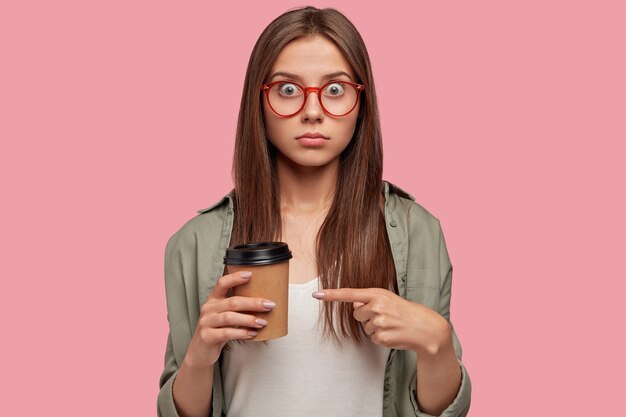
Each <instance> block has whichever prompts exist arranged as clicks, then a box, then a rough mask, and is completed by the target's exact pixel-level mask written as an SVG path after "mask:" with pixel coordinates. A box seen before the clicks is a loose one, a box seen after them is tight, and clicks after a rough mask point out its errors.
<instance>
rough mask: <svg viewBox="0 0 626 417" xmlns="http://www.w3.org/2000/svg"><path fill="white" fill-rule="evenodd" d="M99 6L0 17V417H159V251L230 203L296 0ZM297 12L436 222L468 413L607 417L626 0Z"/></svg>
mask: <svg viewBox="0 0 626 417" xmlns="http://www.w3.org/2000/svg"><path fill="white" fill-rule="evenodd" d="M97 3H98V4H96V2H86V1H54V2H45V1H40V2H26V1H21V2H18V1H13V2H3V3H2V5H1V6H0V60H1V62H2V63H1V64H0V72H1V73H2V76H1V77H0V139H1V148H0V149H1V151H0V170H1V172H0V181H1V182H2V187H1V193H2V200H3V201H4V203H3V204H2V208H1V210H2V216H0V222H1V224H0V226H1V228H0V230H1V231H2V248H1V249H2V263H3V265H4V268H5V269H4V271H5V272H4V273H3V280H2V281H3V284H2V291H0V293H1V295H0V297H1V302H0V309H1V310H0V313H1V314H0V317H2V319H1V320H2V331H3V337H2V340H3V343H2V348H1V349H2V357H3V362H4V363H3V365H2V369H3V371H4V372H3V375H2V378H1V380H2V382H1V384H2V390H1V392H2V394H3V395H2V397H3V398H4V400H3V406H2V410H3V411H2V414H3V415H43V414H46V415H47V414H55V415H56V414H59V413H60V414H59V415H61V414H62V415H65V416H83V415H89V416H92V417H98V416H111V415H137V416H148V415H155V409H156V395H157V392H158V377H159V375H160V372H161V367H162V360H163V353H164V347H165V338H166V336H167V320H166V308H165V294H164V285H163V251H164V247H165V243H166V241H167V239H168V237H169V236H170V235H171V234H173V233H174V232H175V231H176V230H177V229H178V228H179V227H180V226H182V224H183V223H184V222H185V221H187V220H188V219H189V218H191V217H192V216H194V215H195V210H196V209H198V208H202V207H206V206H208V205H210V204H212V203H213V202H214V201H215V200H216V199H217V198H219V197H220V196H221V195H223V194H224V193H225V192H227V191H228V190H229V189H230V187H231V181H230V160H231V156H232V148H233V139H234V131H235V124H236V117H237V111H238V105H239V100H240V94H241V89H242V83H243V77H244V73H245V67H246V64H247V60H248V56H249V53H250V51H251V50H252V47H253V44H254V42H255V40H256V38H257V36H258V35H259V34H260V32H261V30H262V29H263V28H264V27H265V26H266V25H267V24H268V23H269V22H270V21H271V20H272V19H273V18H274V17H276V16H277V15H279V14H280V13H282V12H283V11H285V10H287V9H288V8H290V7H294V6H298V5H300V4H301V3H294V2H287V1H274V2H271V3H269V2H249V4H245V5H244V4H241V2H234V1H233V2H224V3H223V4H221V5H219V6H214V5H213V3H211V2H205V1H203V2H198V1H196V2H155V1H108V2H97ZM310 3H311V4H314V5H317V6H329V5H330V6H334V7H336V8H338V9H339V10H341V11H343V12H344V13H345V14H346V15H347V16H348V17H349V18H350V19H352V21H353V22H354V23H355V25H356V26H357V27H358V28H359V29H360V31H361V33H362V35H363V37H364V39H365V42H366V44H367V45H368V48H369V53H370V56H371V59H372V62H373V67H374V75H375V78H376V81H377V89H378V94H379V101H380V110H381V114H382V123H383V133H384V140H385V162H386V168H385V178H386V179H388V180H390V181H392V182H395V183H397V184H398V185H400V186H402V187H403V188H405V189H407V190H408V191H409V192H411V193H412V194H413V195H415V196H416V197H417V199H418V201H419V202H420V203H421V204H422V205H424V206H425V207H426V208H427V209H428V210H430V211H431V212H432V213H434V214H435V215H436V216H437V217H439V218H440V220H441V222H442V224H443V227H444V232H445V234H446V238H447V242H448V248H449V251H450V255H451V258H452V262H453V265H454V267H455V280H454V287H453V298H452V301H453V303H452V320H453V322H454V324H455V328H456V330H457V332H458V335H459V337H460V338H461V342H462V344H463V347H464V362H465V364H466V365H467V368H468V370H469V372H470V375H471V377H472V381H473V385H474V392H473V394H474V395H473V402H472V403H473V404H472V411H471V413H470V415H471V416H479V417H483V416H488V417H489V416H508V417H512V416H523V415H528V414H529V413H531V414H534V415H585V414H589V413H593V414H594V415H600V414H603V413H604V414H608V415H617V414H619V413H620V411H619V410H620V409H621V407H620V408H618V403H619V401H620V399H621V394H622V392H621V389H619V386H620V385H622V384H623V382H622V379H623V378H622V377H623V375H624V374H625V371H626V369H625V366H624V361H623V352H624V350H625V348H626V346H625V344H624V342H623V340H622V337H621V333H622V331H620V330H619V328H621V323H620V322H619V320H620V319H623V317H624V316H625V314H624V313H625V311H624V302H623V295H624V284H623V279H624V278H626V277H625V274H624V271H623V270H622V266H623V265H622V264H621V262H620V261H619V259H623V258H622V256H623V255H624V252H625V250H624V249H625V245H624V236H625V233H626V227H625V226H626V223H625V221H624V218H623V214H624V212H625V211H626V204H625V203H624V179H625V178H626V175H625V174H626V172H625V169H624V157H625V155H626V153H625V152H624V151H625V149H624V141H625V140H626V123H625V122H626V120H625V117H624V115H625V110H626V104H625V97H626V82H625V77H624V74H626V63H625V53H624V51H625V50H626V46H625V43H624V39H626V30H625V27H626V25H624V16H625V15H626V14H625V12H626V10H625V8H624V6H623V5H624V3H623V2H619V1H613V2H609V1H595V2H591V1H589V2H580V1H526V2H516V4H515V5H513V4H512V3H513V2H502V1H473V2H408V1H407V2H398V1H385V2H382V3H380V2H370V3H367V2H362V1H345V2H332V3H329V2H317V1H311V2H310ZM584 3H586V4H584ZM383 4H384V5H385V6H383ZM620 190H621V191H620Z"/></svg>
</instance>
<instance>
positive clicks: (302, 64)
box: [263, 36, 360, 167]
mask: <svg viewBox="0 0 626 417" xmlns="http://www.w3.org/2000/svg"><path fill="white" fill-rule="evenodd" d="M279 72H286V73H289V74H292V75H291V76H288V75H284V74H276V73H279ZM338 72H344V73H345V74H341V75H334V76H332V77H330V78H329V77H327V76H328V75H329V74H336V73H338ZM275 74H276V75H275ZM274 81H291V82H296V83H298V84H300V85H301V86H303V87H321V86H322V85H324V84H325V83H327V82H328V81H350V82H354V83H357V80H356V78H355V75H354V72H353V71H352V69H351V67H350V64H349V63H348V61H347V60H346V58H345V57H344V56H343V54H342V53H341V51H340V50H339V49H338V48H337V46H335V44H334V43H333V42H332V41H330V40H328V39H327V38H325V37H323V36H314V37H305V38H300V39H296V40H294V41H292V42H290V43H288V44H287V45H286V46H285V47H284V48H283V50H282V51H281V52H280V54H279V55H278V57H277V58H276V61H275V62H274V65H273V66H272V68H271V70H270V73H269V75H268V77H267V78H266V80H265V82H266V84H268V83H270V82H274ZM306 94H307V100H306V104H305V106H304V108H303V109H302V111H301V112H300V113H297V114H296V115H294V116H291V117H281V116H279V115H277V114H276V113H274V112H273V111H272V109H271V108H270V107H269V104H268V102H267V99H266V97H265V96H264V97H263V113H264V119H265V126H266V129H267V134H268V136H269V140H270V142H271V143H272V144H273V145H274V146H275V147H276V149H277V150H278V152H279V154H278V158H282V159H284V160H285V161H287V162H291V163H293V164H297V165H300V166H306V167H321V166H325V165H328V164H330V163H337V162H338V161H339V155H340V154H341V152H342V151H343V150H344V149H345V148H346V146H348V143H350V139H351V138H352V135H353V133H354V129H355V127H356V122H357V117H358V114H359V105H360V104H357V105H356V107H355V108H354V109H353V110H352V111H351V112H350V113H349V114H347V115H346V116H342V117H334V116H329V115H327V114H325V113H324V110H323V109H322V106H321V104H320V102H319V99H318V96H317V94H316V93H315V92H312V91H309V92H307V93H306ZM306 133H314V134H320V135H322V136H323V138H321V139H320V138H318V139H308V138H300V136H302V135H303V134H306Z"/></svg>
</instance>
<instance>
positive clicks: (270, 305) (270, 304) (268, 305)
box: [255, 281, 276, 308]
mask: <svg viewBox="0 0 626 417" xmlns="http://www.w3.org/2000/svg"><path fill="white" fill-rule="evenodd" d="M255 282H256V281H255ZM263 307H265V308H274V307H276V303H275V302H273V301H263Z"/></svg>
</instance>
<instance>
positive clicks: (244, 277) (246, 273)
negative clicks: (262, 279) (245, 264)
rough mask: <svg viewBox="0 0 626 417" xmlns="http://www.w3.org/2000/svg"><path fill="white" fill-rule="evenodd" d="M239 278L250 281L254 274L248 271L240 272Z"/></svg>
mask: <svg viewBox="0 0 626 417" xmlns="http://www.w3.org/2000/svg"><path fill="white" fill-rule="evenodd" d="M239 276H240V277H241V278H242V279H249V278H250V277H251V276H252V272H248V271H245V272H240V273H239Z"/></svg>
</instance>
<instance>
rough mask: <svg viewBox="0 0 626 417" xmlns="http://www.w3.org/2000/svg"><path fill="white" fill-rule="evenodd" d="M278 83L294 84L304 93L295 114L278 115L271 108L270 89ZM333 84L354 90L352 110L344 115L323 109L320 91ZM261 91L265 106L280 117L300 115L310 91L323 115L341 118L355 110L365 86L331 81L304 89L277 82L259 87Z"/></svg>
mask: <svg viewBox="0 0 626 417" xmlns="http://www.w3.org/2000/svg"><path fill="white" fill-rule="evenodd" d="M280 83H289V84H294V85H296V86H297V87H298V88H300V90H302V91H303V92H304V101H303V102H302V106H300V108H299V109H298V110H296V111H295V112H293V113H291V114H280V113H278V112H277V111H276V109H274V107H272V102H271V101H270V89H271V88H272V87H273V86H275V85H276V84H280ZM334 83H342V84H348V85H351V86H352V87H354V89H355V90H356V101H355V102H354V106H352V108H351V109H350V110H348V111H347V112H345V113H344V114H333V113H331V112H330V111H328V109H327V108H326V107H324V104H322V91H324V89H325V88H326V87H328V86H329V85H330V84H334ZM261 90H262V91H263V92H264V93H265V98H266V99H267V104H268V105H269V106H270V109H272V111H273V112H274V113H275V114H277V115H278V116H280V117H293V116H295V115H296V114H298V113H300V112H301V111H302V109H304V106H306V102H307V100H308V98H309V93H310V92H311V91H313V92H315V93H316V94H317V100H318V101H319V103H320V106H321V107H322V110H323V111H324V113H325V114H327V115H328V116H330V117H343V116H347V115H348V114H350V113H351V112H352V110H354V109H355V108H356V105H357V104H359V100H360V99H361V91H363V90H365V85H363V84H357V83H353V82H350V81H343V80H332V81H328V82H327V83H326V84H324V85H322V86H321V87H305V86H303V85H300V84H298V83H296V82H294V81H287V80H278V81H274V82H271V83H269V84H263V86H262V87H261Z"/></svg>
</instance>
